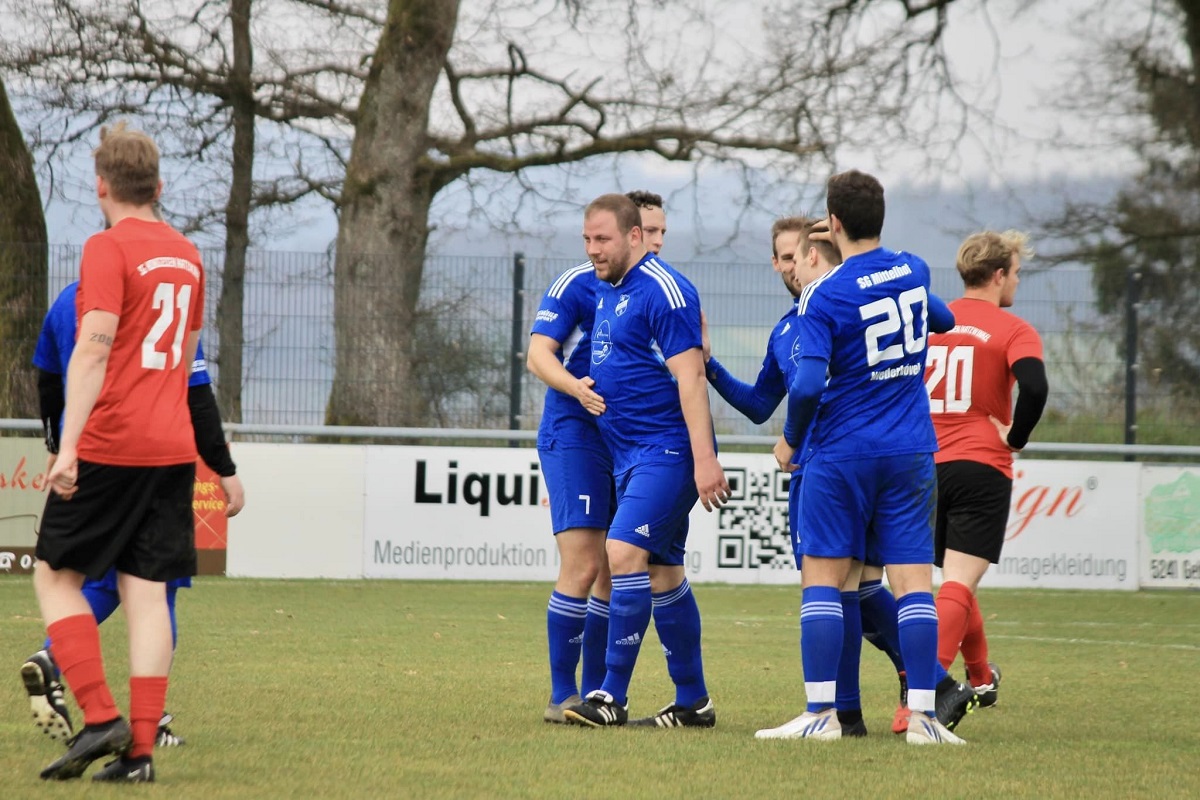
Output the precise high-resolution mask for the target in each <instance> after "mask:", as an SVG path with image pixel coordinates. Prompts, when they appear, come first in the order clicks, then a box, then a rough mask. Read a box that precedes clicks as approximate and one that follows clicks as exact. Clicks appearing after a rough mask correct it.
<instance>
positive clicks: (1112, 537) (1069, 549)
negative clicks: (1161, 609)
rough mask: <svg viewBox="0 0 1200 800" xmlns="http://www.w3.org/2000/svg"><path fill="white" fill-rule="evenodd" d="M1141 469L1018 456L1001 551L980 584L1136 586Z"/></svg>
mask: <svg viewBox="0 0 1200 800" xmlns="http://www.w3.org/2000/svg"><path fill="white" fill-rule="evenodd" d="M1141 469H1142V467H1141V466H1140V465H1138V464H1132V463H1109V462H1099V461H1031V460H1025V459H1021V460H1018V461H1017V463H1016V464H1015V465H1014V481H1013V497H1012V506H1011V507H1010V509H1009V514H1008V534H1007V537H1006V541H1005V543H1004V552H1003V553H1002V554H1001V556H1000V563H999V564H996V565H994V566H992V567H991V569H989V570H988V572H987V575H985V576H984V578H983V581H982V583H981V585H983V586H1006V587H1030V588H1035V587H1036V588H1042V589H1128V590H1131V591H1132V590H1136V589H1137V588H1138V576H1137V574H1136V573H1135V571H1134V567H1135V565H1136V564H1137V542H1138V534H1137V532H1138V528H1139V525H1140V514H1139V513H1138V503H1137V497H1138V477H1139V474H1140V471H1141Z"/></svg>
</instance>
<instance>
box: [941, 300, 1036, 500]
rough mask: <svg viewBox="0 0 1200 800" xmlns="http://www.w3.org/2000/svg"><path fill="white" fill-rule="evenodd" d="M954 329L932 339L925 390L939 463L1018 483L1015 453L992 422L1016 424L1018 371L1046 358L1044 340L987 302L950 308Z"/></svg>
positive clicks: (956, 303) (967, 302)
mask: <svg viewBox="0 0 1200 800" xmlns="http://www.w3.org/2000/svg"><path fill="white" fill-rule="evenodd" d="M950 310H951V311H953V312H954V328H953V329H952V330H950V331H949V332H947V333H936V334H933V335H931V336H930V337H929V355H928V358H927V360H926V367H925V388H926V389H927V390H928V391H929V410H930V412H931V413H932V415H933V428H934V431H936V432H937V440H938V452H937V453H936V454H935V455H934V460H935V461H936V462H937V463H939V464H941V463H944V462H946V461H977V462H979V463H981V464H987V465H988V466H992V467H995V468H996V469H998V470H1000V471H1001V472H1003V473H1004V474H1005V475H1006V476H1007V477H1009V478H1012V476H1013V474H1012V451H1011V450H1009V448H1008V445H1007V444H1006V443H1005V442H1004V441H1002V440H1001V438H1000V434H999V432H998V431H997V430H996V426H995V425H993V424H992V422H991V420H989V419H988V416H989V415H991V416H993V417H995V418H996V419H998V420H1000V421H1001V422H1003V423H1004V424H1005V425H1008V424H1010V423H1011V422H1012V403H1013V400H1012V388H1013V383H1014V382H1015V381H1016V378H1014V377H1013V374H1012V365H1013V364H1015V363H1016V362H1018V361H1020V360H1021V359H1022V358H1037V359H1041V357H1042V340H1041V337H1039V336H1038V334H1037V331H1036V330H1034V329H1033V326H1032V325H1030V324H1029V323H1028V322H1026V321H1025V320H1023V319H1021V318H1020V317H1018V316H1016V315H1014V314H1011V313H1009V312H1008V311H1005V310H1004V309H1002V308H1000V307H999V306H997V305H996V304H995V303H990V302H988V301H986V300H976V299H974V298H967V297H960V298H959V299H957V300H955V301H954V302H952V303H950Z"/></svg>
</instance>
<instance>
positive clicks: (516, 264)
mask: <svg viewBox="0 0 1200 800" xmlns="http://www.w3.org/2000/svg"><path fill="white" fill-rule="evenodd" d="M524 313H525V254H524V253H514V254H513V286H512V346H511V348H510V353H509V358H510V364H509V373H508V429H509V430H510V431H515V430H520V428H521V379H522V378H523V377H524V375H525V341H526V337H525V319H524ZM517 445H518V443H517V442H516V441H515V440H510V441H509V443H508V446H509V447H517Z"/></svg>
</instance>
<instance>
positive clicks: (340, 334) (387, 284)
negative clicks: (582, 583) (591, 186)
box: [326, 0, 951, 425]
mask: <svg viewBox="0 0 1200 800" xmlns="http://www.w3.org/2000/svg"><path fill="white" fill-rule="evenodd" d="M950 4H951V0H930V1H929V2H909V1H908V0H843V1H842V2H828V3H817V4H814V3H811V2H793V3H785V4H782V5H781V6H779V7H778V8H777V9H775V10H774V11H773V12H772V13H771V14H769V15H768V16H767V18H766V20H765V24H764V27H763V28H762V29H761V30H756V31H753V33H754V34H755V42H756V46H749V45H748V44H747V43H745V42H739V41H738V40H737V38H736V37H735V36H733V35H732V32H733V31H734V30H735V29H737V28H739V27H740V29H742V30H743V31H744V30H745V26H744V25H739V20H738V19H736V15H743V16H744V15H745V14H746V8H745V7H744V6H743V4H727V6H726V7H725V8H724V16H721V14H722V10H721V9H720V8H719V7H718V9H717V10H716V11H714V12H712V13H715V14H717V17H711V16H707V15H706V12H703V11H702V10H701V9H703V8H705V6H704V5H703V4H699V3H688V2H672V1H671V0H661V2H657V3H653V4H645V3H642V4H634V3H628V2H625V0H611V1H606V2H594V3H582V2H576V0H541V2H532V3H530V2H526V1H525V0H522V1H521V2H517V1H516V0H492V2H490V3H488V4H486V6H485V7H483V8H476V7H471V8H469V9H464V10H463V12H461V13H460V7H459V3H457V2H455V1H454V0H416V1H413V0H406V1H403V2H402V1H401V0H391V2H389V3H388V13H387V19H386V22H385V23H384V26H383V31H382V33H381V35H380V37H379V42H378V45H377V47H376V49H375V52H374V55H373V56H372V58H371V59H370V70H369V72H368V74H367V78H366V81H365V84H364V86H363V91H362V97H361V99H360V101H359V107H358V117H357V124H356V128H355V137H354V145H353V148H352V150H351V154H350V160H349V163H348V165H347V170H346V181H345V184H344V187H343V193H342V203H341V217H340V220H339V228H338V250H337V257H336V267H335V306H336V307H335V319H336V323H335V324H336V336H337V348H336V355H335V368H336V372H335V379H334V385H333V391H332V395H331V397H330V401H329V407H328V412H327V415H326V419H327V421H328V422H329V423H331V424H356V425H419V424H421V423H422V420H423V414H424V409H425V404H424V402H423V399H422V397H421V396H420V389H419V383H418V382H417V381H414V380H412V377H413V375H412V371H413V363H414V359H415V358H416V356H417V354H416V352H414V351H415V349H416V348H417V347H431V346H432V347H437V346H439V345H438V343H430V342H421V341H419V340H418V339H417V338H416V337H415V336H414V331H415V330H416V324H415V323H416V313H417V309H418V302H419V298H420V287H421V279H422V271H423V268H424V264H425V254H426V249H427V245H428V239H429V232H430V228H429V222H430V220H429V212H430V206H431V204H432V202H433V200H434V198H435V196H437V194H438V193H439V192H440V191H442V190H443V189H444V188H446V187H447V186H449V185H450V184H452V183H453V182H455V181H458V180H460V179H463V178H465V177H467V176H469V175H471V174H472V173H473V172H476V171H490V172H494V173H502V174H511V175H518V176H519V175H521V174H524V173H525V172H526V171H528V170H531V169H532V168H535V167H539V166H545V165H570V164H575V163H578V162H581V161H584V160H588V159H593V158H595V157H598V156H604V155H609V154H615V153H642V154H650V155H653V156H657V157H659V158H662V159H668V160H673V161H692V162H696V163H725V164H737V165H743V166H747V167H752V168H753V169H754V170H756V171H758V172H760V173H763V174H769V175H774V176H776V177H778V178H779V179H781V180H787V179H792V180H795V179H796V178H797V177H799V178H800V179H801V180H802V179H803V177H804V174H803V172H800V171H799V170H800V169H801V168H803V167H804V166H805V165H806V164H809V163H810V162H812V161H813V160H814V159H828V158H829V157H830V155H831V153H832V152H833V149H834V146H835V145H838V146H848V147H855V148H861V147H870V146H874V145H877V144H881V143H885V142H891V143H893V145H894V143H895V142H896V141H897V140H905V139H909V140H911V141H913V142H918V141H920V140H922V139H923V138H924V137H928V136H929V135H930V134H931V131H932V130H933V126H934V124H935V123H936V124H938V125H940V124H941V123H942V122H943V121H942V120H936V119H934V120H933V121H932V122H931V119H932V118H931V116H930V115H923V116H920V117H919V119H920V120H921V121H922V124H918V123H917V122H914V120H917V119H918V115H911V116H910V115H909V114H908V113H906V112H907V111H909V110H910V109H912V108H913V107H914V104H916V103H918V102H919V101H920V100H921V99H922V98H923V97H924V98H926V99H928V96H929V94H930V93H931V92H934V91H936V90H940V89H942V88H944V87H945V86H946V80H947V74H948V73H947V72H946V69H945V61H944V58H943V55H942V53H941V50H940V46H939V45H940V37H941V34H942V31H943V30H944V28H945V24H946V10H947V8H948V7H949V6H950ZM735 6H736V7H735ZM468 13H469V16H464V14H468ZM731 15H733V16H731ZM497 31H498V33H494V32H497ZM938 107H939V106H938V104H936V103H932V104H931V105H930V106H929V108H934V109H936V108H938ZM934 116H936V115H934ZM924 123H928V125H925V124H924Z"/></svg>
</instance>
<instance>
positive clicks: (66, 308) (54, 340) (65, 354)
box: [33, 281, 79, 375]
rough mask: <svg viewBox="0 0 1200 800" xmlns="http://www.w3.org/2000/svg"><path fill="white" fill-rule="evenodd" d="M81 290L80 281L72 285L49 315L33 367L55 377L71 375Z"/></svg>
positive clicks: (53, 306)
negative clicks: (69, 371) (77, 300)
mask: <svg viewBox="0 0 1200 800" xmlns="http://www.w3.org/2000/svg"><path fill="white" fill-rule="evenodd" d="M78 288H79V281H75V282H74V283H70V284H68V285H67V286H66V288H64V289H63V290H62V291H61V292H59V294H58V297H56V298H55V299H54V303H53V304H52V305H51V306H50V310H49V311H47V312H46V319H45V320H44V321H43V322H42V332H41V334H40V335H39V336H38V341H37V348H36V349H35V350H34V352H33V364H34V366H36V367H37V368H38V369H41V370H45V371H46V372H52V373H54V374H55V375H66V374H67V364H69V363H71V353H72V352H73V351H74V350H75V292H76V290H77V289H78Z"/></svg>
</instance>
